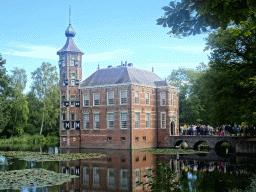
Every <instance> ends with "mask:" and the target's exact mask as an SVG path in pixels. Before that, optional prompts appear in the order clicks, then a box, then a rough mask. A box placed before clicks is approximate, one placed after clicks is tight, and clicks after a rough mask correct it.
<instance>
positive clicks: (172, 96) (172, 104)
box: [171, 93, 173, 106]
mask: <svg viewBox="0 0 256 192" xmlns="http://www.w3.org/2000/svg"><path fill="white" fill-rule="evenodd" d="M172 105H173V94H172V93H171V106H172Z"/></svg>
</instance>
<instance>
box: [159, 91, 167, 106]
mask: <svg viewBox="0 0 256 192" xmlns="http://www.w3.org/2000/svg"><path fill="white" fill-rule="evenodd" d="M163 102H164V104H163ZM160 105H161V106H165V105H166V93H165V92H162V93H160Z"/></svg>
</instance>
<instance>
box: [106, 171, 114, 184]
mask: <svg viewBox="0 0 256 192" xmlns="http://www.w3.org/2000/svg"><path fill="white" fill-rule="evenodd" d="M112 171H113V176H110V172H112ZM110 179H112V180H113V183H112V182H110ZM107 181H108V186H109V187H114V186H115V169H114V168H108V175H107Z"/></svg>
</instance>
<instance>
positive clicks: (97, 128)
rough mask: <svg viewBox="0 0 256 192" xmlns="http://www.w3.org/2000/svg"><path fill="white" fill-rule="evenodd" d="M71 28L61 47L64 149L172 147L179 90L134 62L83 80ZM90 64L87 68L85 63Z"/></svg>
mask: <svg viewBox="0 0 256 192" xmlns="http://www.w3.org/2000/svg"><path fill="white" fill-rule="evenodd" d="M75 34H76V32H75V31H74V29H73V28H72V26H71V23H70V20H69V26H68V28H67V29H66V31H65V35H66V37H67V41H66V44H65V45H64V47H63V48H62V49H60V50H59V51H58V52H57V54H58V55H59V68H60V97H61V98H60V99H61V102H60V103H61V104H60V147H61V148H108V149H137V148H151V147H158V146H161V147H164V146H168V145H167V144H168V142H169V137H168V136H169V135H175V134H178V131H179V130H178V127H179V124H178V122H179V119H178V118H179V101H178V91H177V90H176V88H175V87H172V86H170V85H169V84H168V83H167V82H166V81H163V80H162V79H161V78H160V77H158V76H157V75H156V74H155V73H154V72H153V70H152V72H151V71H146V70H143V69H137V68H135V67H134V66H133V64H132V63H127V62H125V64H121V65H120V66H117V67H112V66H108V68H105V69H99V67H98V70H96V71H95V72H94V73H93V74H92V75H91V76H89V77H88V78H87V79H85V80H84V81H82V55H83V54H84V53H83V52H82V51H80V50H79V49H78V48H77V46H76V45H75V42H74V40H73V37H74V36H75ZM84 67H86V66H84Z"/></svg>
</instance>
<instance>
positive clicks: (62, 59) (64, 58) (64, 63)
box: [61, 55, 66, 67]
mask: <svg viewBox="0 0 256 192" xmlns="http://www.w3.org/2000/svg"><path fill="white" fill-rule="evenodd" d="M61 61H62V62H61V64H62V66H63V67H64V66H66V55H62V56H61Z"/></svg>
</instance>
